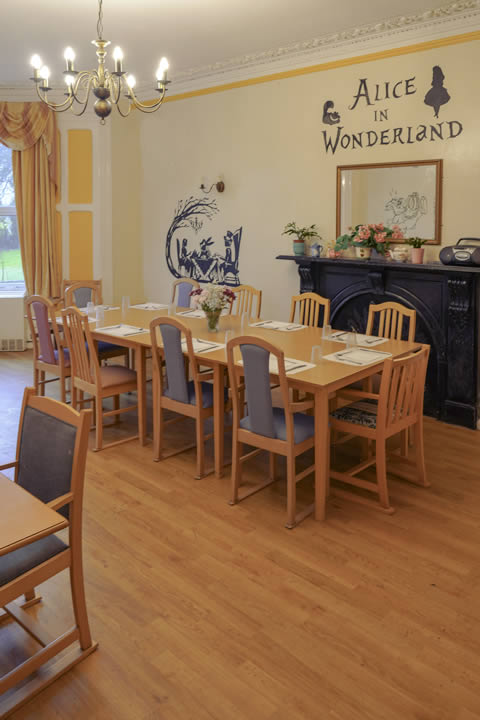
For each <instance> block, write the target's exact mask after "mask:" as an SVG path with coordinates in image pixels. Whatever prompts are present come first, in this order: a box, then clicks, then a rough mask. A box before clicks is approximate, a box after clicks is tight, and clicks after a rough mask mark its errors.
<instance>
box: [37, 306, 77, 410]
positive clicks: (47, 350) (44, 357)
mask: <svg viewBox="0 0 480 720" xmlns="http://www.w3.org/2000/svg"><path fill="white" fill-rule="evenodd" d="M26 310H27V319H28V325H29V327H30V333H31V336H32V343H33V384H34V386H35V392H36V393H37V395H45V385H46V383H50V382H55V381H56V380H60V397H61V400H62V402H66V394H67V388H66V379H67V377H70V374H71V368H70V355H69V352H68V349H67V348H66V347H65V341H64V339H63V337H62V336H61V334H60V330H59V326H58V323H57V318H56V316H55V305H54V304H53V303H52V302H51V301H50V300H49V299H48V298H45V297H42V296H41V295H31V296H30V297H29V298H27V300H26ZM45 373H49V374H50V375H52V374H53V375H55V376H56V377H54V378H50V379H49V380H45Z"/></svg>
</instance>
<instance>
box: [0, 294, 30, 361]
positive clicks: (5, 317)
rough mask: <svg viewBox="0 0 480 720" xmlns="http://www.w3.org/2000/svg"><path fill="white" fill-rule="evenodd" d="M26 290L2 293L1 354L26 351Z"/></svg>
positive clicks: (0, 308) (0, 303) (0, 316)
mask: <svg viewBox="0 0 480 720" xmlns="http://www.w3.org/2000/svg"><path fill="white" fill-rule="evenodd" d="M24 297H25V289H23V288H22V289H16V290H13V289H12V290H11V291H5V290H2V292H0V352H18V351H19V350H25V317H24V316H25V306H24Z"/></svg>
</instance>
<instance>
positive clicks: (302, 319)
mask: <svg viewBox="0 0 480 720" xmlns="http://www.w3.org/2000/svg"><path fill="white" fill-rule="evenodd" d="M297 305H298V306H299V308H298V322H299V323H301V324H302V325H308V326H309V327H318V320H319V316H320V308H321V307H322V308H323V318H322V327H324V326H325V325H328V324H329V322H330V300H329V299H328V298H324V297H322V296H321V295H318V293H310V292H309V293H302V294H301V295H292V306H291V310H290V322H291V323H293V322H295V310H296V307H297Z"/></svg>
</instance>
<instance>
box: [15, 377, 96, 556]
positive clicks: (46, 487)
mask: <svg viewBox="0 0 480 720" xmlns="http://www.w3.org/2000/svg"><path fill="white" fill-rule="evenodd" d="M29 413H33V417H31V418H29ZM91 422H92V411H91V410H80V412H78V411H77V410H74V409H73V408H72V407H71V406H70V405H66V404H65V403H61V402H59V401H58V400H54V399H53V398H48V397H40V396H38V395H35V389H34V388H29V387H27V388H25V391H24V394H23V403H22V410H21V413H20V423H19V427H18V437H17V453H16V461H17V466H16V468H15V478H14V479H15V482H18V481H19V480H20V481H21V480H22V469H23V468H22V467H21V465H22V462H21V461H22V455H23V454H24V452H25V449H27V451H30V447H29V445H30V446H31V447H32V451H31V452H32V453H34V456H33V457H32V458H31V464H32V465H33V466H34V469H35V472H34V473H30V475H31V476H32V477H34V478H35V484H38V485H37V488H35V487H31V486H28V487H27V486H26V485H28V481H27V483H26V484H25V483H24V482H21V484H22V486H25V489H27V490H28V491H29V492H31V493H32V494H33V495H35V496H36V497H38V498H39V499H40V500H42V501H43V502H47V503H52V504H53V507H54V509H55V510H60V511H61V508H64V510H65V511H66V510H67V509H68V519H69V535H70V538H69V542H70V547H72V548H73V547H74V546H75V545H76V543H78V542H79V541H80V540H81V534H82V506H83V486H84V479H85V463H86V459H87V450H88V436H89V430H90V425H91ZM42 423H45V424H46V428H45V429H46V431H47V436H48V437H51V440H52V449H49V448H48V447H39V443H38V442H36V440H35V438H33V440H32V438H30V437H29V436H28V434H29V433H30V432H32V431H34V432H38V431H39V427H40V425H41V424H42ZM56 425H58V428H59V432H62V430H64V429H65V428H66V427H67V426H68V427H69V428H71V429H73V433H74V438H73V455H72V454H71V448H70V447H63V446H62V443H61V441H59V434H58V432H56V431H55V426H56ZM27 433H28V434H27ZM47 442H48V439H47ZM62 451H63V452H64V454H65V455H68V458H66V461H67V462H66V463H65V464H64V466H63V467H64V469H65V471H66V472H67V473H68V475H69V477H66V478H64V479H63V482H64V485H65V486H66V487H67V488H68V491H67V492H63V491H62V494H61V495H56V493H55V485H54V484H52V473H51V471H50V470H51V468H50V470H49V458H50V466H51V464H52V463H56V462H57V459H58V460H59V459H60V458H59V454H61V453H62ZM40 455H41V456H42V458H43V462H40V457H39V456H40ZM26 464H27V465H28V464H30V463H26ZM40 466H41V467H42V470H43V471H44V472H45V475H46V476H45V477H40V476H39V472H38V471H39V467H40ZM57 469H58V466H57V468H56V470H57ZM60 486H61V485H60ZM62 514H67V513H66V512H63V513H62Z"/></svg>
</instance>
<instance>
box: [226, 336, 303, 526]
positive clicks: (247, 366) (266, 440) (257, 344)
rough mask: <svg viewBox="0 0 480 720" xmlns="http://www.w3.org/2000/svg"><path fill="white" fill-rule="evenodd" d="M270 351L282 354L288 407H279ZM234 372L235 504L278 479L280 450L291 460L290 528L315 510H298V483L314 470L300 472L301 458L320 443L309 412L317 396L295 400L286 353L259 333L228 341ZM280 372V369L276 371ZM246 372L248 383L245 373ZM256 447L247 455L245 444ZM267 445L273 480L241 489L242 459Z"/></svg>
mask: <svg viewBox="0 0 480 720" xmlns="http://www.w3.org/2000/svg"><path fill="white" fill-rule="evenodd" d="M236 348H240V353H241V355H242V359H243V365H241V364H239V363H236V362H235V357H234V353H235V349H236ZM270 356H273V358H274V359H275V360H276V363H277V367H278V379H279V385H280V392H281V397H282V405H283V406H282V407H281V408H277V407H275V408H274V407H273V404H272V392H271V384H270V372H271V370H270V364H269V363H270ZM227 358H228V373H229V377H230V387H231V389H232V401H233V428H232V432H233V437H232V489H231V499H230V504H231V505H234V504H236V503H237V502H240V501H241V500H244V499H245V498H247V497H249V496H250V495H253V494H254V493H256V492H258V491H259V490H262V489H263V488H265V487H267V486H268V485H271V484H272V483H273V482H275V455H276V454H278V455H284V456H285V457H286V462H287V523H286V527H287V528H293V527H295V525H296V524H297V523H299V522H300V521H301V520H303V519H304V518H305V517H306V516H307V515H309V514H310V513H311V512H312V510H313V505H312V506H309V507H308V508H307V509H306V510H304V511H303V512H300V513H298V514H297V511H296V485H297V483H298V482H299V481H300V480H302V479H303V478H304V477H306V476H307V475H309V474H310V473H312V472H314V470H315V465H311V466H310V467H308V468H306V469H305V470H303V471H302V472H300V473H298V474H297V472H296V468H295V459H296V457H297V456H298V455H301V454H302V453H304V452H305V451H306V450H310V448H313V447H314V444H315V423H314V418H313V417H312V416H310V415H306V414H305V410H310V409H312V408H313V405H314V403H313V400H308V401H302V402H291V401H290V399H289V392H288V383H287V376H286V374H285V362H284V353H283V352H282V351H281V350H279V349H278V348H276V347H275V346H274V345H271V344H270V343H267V342H265V341H263V340H260V339H259V338H258V337H249V336H248V335H246V336H244V337H237V338H234V339H233V340H230V342H229V343H228V345H227ZM275 374H277V373H275ZM242 376H243V377H244V383H242V382H241V380H240V378H241V377H242ZM245 390H246V394H247V407H248V410H247V415H246V416H245V417H243V410H244V404H243V393H244V391H245ZM243 444H245V445H251V446H253V447H255V448H257V449H256V450H253V451H251V452H248V453H247V454H246V455H242V446H243ZM263 450H266V451H267V452H268V453H270V471H269V477H268V479H267V480H265V481H262V482H260V483H258V484H257V485H254V486H253V487H251V488H249V489H248V490H245V491H244V492H243V493H242V494H241V495H240V492H239V491H240V483H241V479H242V465H243V463H244V462H245V461H246V460H248V459H249V458H252V457H254V456H255V455H258V454H259V453H260V452H262V451H263Z"/></svg>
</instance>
